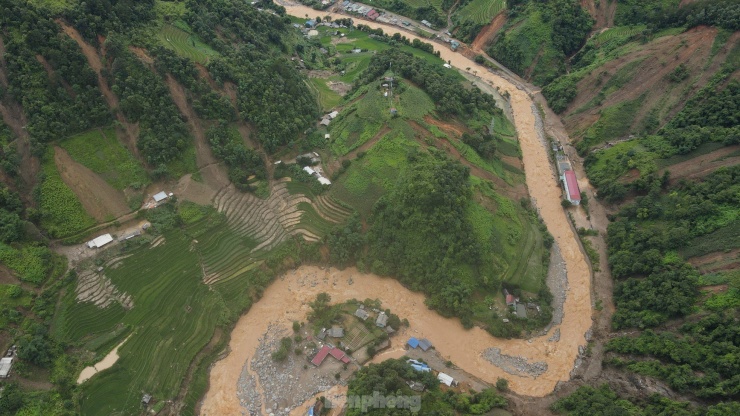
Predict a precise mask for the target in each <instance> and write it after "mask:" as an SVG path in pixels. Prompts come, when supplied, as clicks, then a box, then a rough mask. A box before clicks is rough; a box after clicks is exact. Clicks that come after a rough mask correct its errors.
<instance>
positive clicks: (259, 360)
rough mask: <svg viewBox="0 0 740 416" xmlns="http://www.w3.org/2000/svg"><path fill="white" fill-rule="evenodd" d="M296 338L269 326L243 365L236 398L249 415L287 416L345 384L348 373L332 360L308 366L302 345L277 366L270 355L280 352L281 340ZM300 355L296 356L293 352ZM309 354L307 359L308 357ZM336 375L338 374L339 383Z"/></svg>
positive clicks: (290, 333) (308, 350)
mask: <svg viewBox="0 0 740 416" xmlns="http://www.w3.org/2000/svg"><path fill="white" fill-rule="evenodd" d="M294 335H295V334H294V333H293V332H292V331H289V330H288V329H286V328H285V327H283V326H280V325H277V324H274V323H270V324H269V326H268V327H267V331H266V332H264V333H263V335H262V336H261V337H260V338H259V346H258V347H257V351H256V353H255V354H254V356H253V357H252V359H251V360H250V361H249V362H247V363H245V364H244V367H243V368H242V372H241V375H240V377H239V382H238V387H237V395H238V397H239V402H240V404H241V405H242V407H244V408H246V409H247V412H248V413H247V414H249V415H262V414H265V415H275V416H287V415H289V414H290V412H291V410H293V409H294V408H296V407H297V406H299V405H302V404H303V403H304V402H305V401H306V400H308V399H309V398H311V397H313V396H314V395H315V394H316V393H318V392H321V391H326V390H328V389H329V388H331V387H332V386H333V385H335V384H338V383H342V382H344V380H346V378H347V376H348V375H349V374H350V371H351V370H349V369H348V370H344V368H343V366H342V365H341V364H340V363H338V362H336V361H334V360H333V359H332V358H331V357H329V359H327V360H326V361H325V362H324V363H323V364H322V365H321V366H320V367H318V368H317V367H315V366H313V365H312V364H311V363H310V362H309V358H310V353H311V349H308V348H306V345H305V342H303V343H301V344H294V345H293V347H291V351H290V353H289V354H288V357H287V358H286V359H285V360H284V361H282V362H277V361H275V360H274V359H273V358H272V353H273V352H275V351H277V350H278V349H279V348H280V340H281V339H282V338H284V337H293V336H294ZM296 348H297V349H298V350H299V351H301V353H300V354H296V353H295V349H296ZM307 354H308V355H307ZM335 374H340V378H339V380H337V379H336V377H335Z"/></svg>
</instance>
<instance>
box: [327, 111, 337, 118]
mask: <svg viewBox="0 0 740 416" xmlns="http://www.w3.org/2000/svg"><path fill="white" fill-rule="evenodd" d="M338 115H339V111H332V112H331V113H329V114H328V116H329V118H331V119H335V118H337V116H338Z"/></svg>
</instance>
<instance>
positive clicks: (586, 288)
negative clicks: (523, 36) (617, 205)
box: [201, 5, 592, 415]
mask: <svg viewBox="0 0 740 416" xmlns="http://www.w3.org/2000/svg"><path fill="white" fill-rule="evenodd" d="M285 7H286V10H287V12H288V14H290V15H293V16H296V17H305V16H306V15H308V16H312V17H313V16H317V15H319V16H326V15H330V16H331V17H332V18H343V17H345V16H343V15H339V14H334V13H326V12H319V11H316V10H313V9H310V8H308V7H304V6H290V5H287V6H285ZM362 23H363V24H365V25H368V26H370V27H372V28H380V29H383V30H384V31H385V32H386V33H387V34H389V35H392V34H394V33H400V34H402V35H404V36H406V37H407V38H410V39H411V40H413V39H418V37H417V36H415V35H413V34H411V33H409V32H406V31H403V30H401V29H400V28H397V27H394V26H390V25H385V24H380V23H376V22H369V21H363V22H362ZM419 40H421V41H427V39H419ZM434 46H435V49H436V50H438V51H439V52H440V54H441V58H442V59H443V60H445V61H449V62H450V63H451V65H452V66H455V67H456V68H458V69H461V70H463V71H464V68H468V67H470V68H478V69H479V71H478V73H479V77H478V78H479V80H478V82H482V83H486V84H490V85H492V86H494V87H498V88H500V91H501V93H502V94H503V93H505V92H508V94H509V96H510V104H511V110H512V113H513V115H514V124H515V127H516V130H517V133H518V136H519V141H520V145H521V149H522V159H523V163H524V171H525V174H526V182H527V187H528V190H529V193H530V195H531V196H532V199H533V202H534V203H535V205H536V207H537V209H538V211H539V213H540V215H541V216H542V219H543V221H544V222H545V224H546V225H547V229H548V230H549V232H550V233H551V234H552V235H553V237H554V238H555V240H556V241H557V243H558V245H559V247H560V251H561V254H562V257H563V260H564V261H565V267H566V271H567V278H568V289H567V292H566V293H567V297H566V300H565V304H564V308H563V312H564V315H563V321H562V323H561V325H559V326H556V327H554V328H552V330H551V331H550V334H552V332H553V331H554V330H556V329H558V328H559V329H560V339H559V341H555V340H550V339H549V337H550V334H548V335H544V336H541V337H538V338H533V339H530V340H520V339H516V340H505V339H497V338H494V337H492V336H491V335H489V334H488V333H487V332H485V331H484V330H482V329H480V328H473V329H472V330H465V329H464V328H463V327H462V326H461V325H460V322H459V320H456V319H445V318H443V317H441V316H440V315H438V314H437V313H435V312H433V311H430V310H429V309H427V308H426V307H425V306H424V297H423V295H421V294H419V293H413V292H410V291H409V290H407V289H406V288H404V287H403V286H401V285H400V284H399V283H398V282H397V281H395V280H391V279H383V278H380V277H377V276H374V275H362V276H360V275H359V273H358V272H357V271H355V270H354V269H348V270H346V271H342V272H340V271H336V270H327V271H324V270H321V271H320V270H319V269H318V268H315V267H301V268H299V269H298V270H297V271H296V272H293V273H289V274H288V275H287V276H284V277H282V278H281V279H280V280H278V281H276V282H275V283H273V284H272V285H271V286H270V287H269V288H268V289H267V290H266V291H265V294H264V297H263V298H262V299H261V300H260V301H259V302H257V303H256V304H255V305H254V306H253V307H252V308H251V310H250V311H249V312H248V313H247V314H246V315H244V316H242V317H241V319H240V320H239V321H238V322H237V324H236V327H235V328H234V331H233V333H232V336H231V343H230V353H229V355H228V356H227V357H226V358H224V359H223V360H221V361H219V362H217V363H216V364H215V365H214V367H213V368H212V370H211V374H210V389H209V391H208V393H207V395H206V397H205V399H204V402H203V406H202V408H201V411H202V412H201V414H203V415H217V414H227V413H228V414H233V412H236V413H239V412H241V410H242V409H241V406H240V404H239V399H238V398H237V394H236V390H237V384H238V380H239V376H240V374H241V372H242V367H243V366H244V365H245V364H246V363H248V362H249V360H250V359H251V357H252V356H253V354H254V353H255V351H256V348H257V346H258V344H259V341H258V339H259V337H260V336H262V334H264V333H265V331H266V329H267V325H268V323H270V322H273V323H281V324H283V325H285V326H286V327H289V326H290V322H291V320H303V319H304V317H305V313H306V312H307V310H308V306H307V305H306V303H307V302H308V301H310V300H312V299H313V297H315V295H316V294H317V293H319V292H322V291H324V292H327V293H329V294H330V295H331V296H332V299H333V300H335V301H337V302H341V301H344V300H346V299H351V298H357V299H365V298H378V299H381V300H382V301H383V306H384V307H387V308H390V309H391V310H393V311H394V313H397V314H398V315H399V316H401V317H404V318H407V319H408V320H409V321H410V323H411V327H410V330H411V331H416V332H417V333H418V334H419V335H420V336H423V337H426V338H429V339H430V340H431V341H432V342H433V343H434V345H435V348H436V349H437V350H438V351H439V353H440V354H441V355H442V356H443V357H448V358H449V360H451V361H452V362H454V363H455V364H456V365H457V366H459V367H460V368H461V369H463V370H465V371H467V372H468V373H470V374H472V375H474V376H476V377H479V378H480V379H482V380H485V381H487V382H489V383H492V384H493V383H495V382H496V380H497V378H498V377H505V378H507V379H508V380H509V386H510V388H511V389H512V390H513V391H514V392H516V393H519V394H522V395H528V396H538V397H541V396H544V395H547V394H548V393H550V392H552V391H553V389H554V388H555V386H556V385H557V383H558V382H560V381H566V380H568V379H569V378H570V373H571V371H572V370H573V367H574V364H575V363H576V359H577V358H578V355H579V347H581V346H584V345H585V344H586V333H587V332H588V331H589V329H590V328H591V324H592V309H591V273H590V269H589V265H588V263H587V261H586V258H585V255H584V253H583V252H582V250H581V248H580V246H579V242H578V237H577V236H576V234H575V232H574V230H573V229H572V227H571V225H570V222H569V220H568V218H567V217H566V214H565V211H564V209H563V208H562V206H561V205H560V201H561V190H560V187H559V186H558V183H557V179H556V176H555V173H554V172H553V170H552V168H551V166H550V162H549V160H548V155H547V147H546V143H545V140H544V131H543V125H542V121H541V119H540V117H539V114H538V113H537V109H536V106H535V104H534V102H533V100H532V98H531V97H530V95H529V93H527V92H526V91H525V88H526V87H525V86H522V85H515V84H513V83H512V82H510V81H509V80H507V79H504V78H502V77H500V76H498V75H495V74H492V73H489V72H488V71H487V70H485V68H483V67H482V66H480V65H478V64H476V63H475V62H473V61H472V60H470V59H468V58H466V57H464V56H462V55H460V54H458V53H455V52H453V51H451V50H450V49H448V48H446V47H440V45H438V44H434ZM311 275H314V276H316V277H320V278H318V279H316V281H317V283H318V284H317V285H316V286H314V287H310V288H309V287H308V286H307V285H306V286H304V285H302V284H299V282H301V281H304V279H306V278H308V277H309V276H311ZM351 276H354V284H353V285H351V286H350V285H348V284H347V279H348V278H349V277H351ZM396 342H398V340H396ZM490 347H496V348H500V349H501V353H502V354H507V355H511V356H520V357H523V358H525V359H526V360H527V361H528V362H529V363H533V362H544V363H546V364H547V371H545V372H544V373H543V374H542V375H540V376H539V377H536V378H532V377H528V376H515V375H511V374H507V373H505V372H504V371H503V370H502V369H500V368H499V367H496V366H494V365H493V364H491V363H490V362H488V361H487V360H486V359H485V358H484V357H483V352H484V351H485V350H486V349H487V348H490Z"/></svg>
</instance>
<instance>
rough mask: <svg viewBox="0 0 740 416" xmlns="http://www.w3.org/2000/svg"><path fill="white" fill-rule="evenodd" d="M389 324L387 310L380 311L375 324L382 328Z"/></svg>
mask: <svg viewBox="0 0 740 416" xmlns="http://www.w3.org/2000/svg"><path fill="white" fill-rule="evenodd" d="M387 324H388V315H386V314H385V312H381V313H379V314H378V318H377V319H375V325H377V326H378V327H380V328H385V326H386V325H387Z"/></svg>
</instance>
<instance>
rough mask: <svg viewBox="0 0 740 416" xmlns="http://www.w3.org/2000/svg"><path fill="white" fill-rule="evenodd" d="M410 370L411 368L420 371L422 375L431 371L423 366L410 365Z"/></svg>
mask: <svg viewBox="0 0 740 416" xmlns="http://www.w3.org/2000/svg"><path fill="white" fill-rule="evenodd" d="M411 368H413V369H414V370H416V371H420V372H422V373H428V372H430V371H432V369H431V368H429V367H427V366H424V365H417V364H411Z"/></svg>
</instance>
